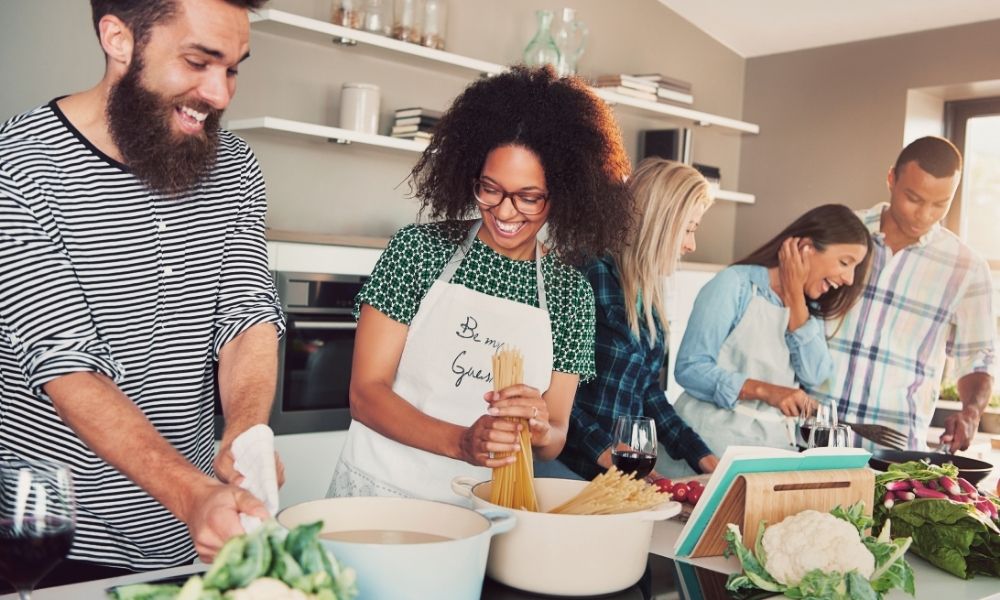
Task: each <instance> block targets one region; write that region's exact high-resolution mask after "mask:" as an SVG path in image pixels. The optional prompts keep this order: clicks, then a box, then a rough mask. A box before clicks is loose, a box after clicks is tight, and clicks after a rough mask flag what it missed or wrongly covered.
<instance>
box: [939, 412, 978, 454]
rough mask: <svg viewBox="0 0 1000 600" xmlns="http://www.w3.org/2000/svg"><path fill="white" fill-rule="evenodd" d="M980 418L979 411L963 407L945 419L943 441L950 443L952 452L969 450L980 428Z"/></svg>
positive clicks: (943, 442)
mask: <svg viewBox="0 0 1000 600" xmlns="http://www.w3.org/2000/svg"><path fill="white" fill-rule="evenodd" d="M979 418H980V417H979V411H978V410H976V409H974V408H972V409H969V408H963V409H962V411H961V412H958V413H955V414H953V415H951V416H949V417H948V418H947V419H945V421H944V433H943V434H941V443H942V444H948V451H949V452H951V453H952V454H954V453H955V452H956V451H958V450H968V449H969V445H970V444H971V443H972V438H973V437H975V435H976V431H977V430H978V429H979Z"/></svg>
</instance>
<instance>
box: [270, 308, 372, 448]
mask: <svg viewBox="0 0 1000 600" xmlns="http://www.w3.org/2000/svg"><path fill="white" fill-rule="evenodd" d="M356 329H357V323H355V322H354V320H353V319H352V318H351V317H350V316H349V315H336V316H333V315H331V316H324V315H316V314H308V315H302V314H299V315H296V314H294V313H289V314H288V330H287V333H286V335H285V338H284V339H283V340H282V342H281V350H280V355H279V365H278V367H279V378H278V390H277V397H276V398H275V401H274V408H273V410H272V413H271V427H272V428H273V429H274V431H275V433H278V434H286V433H305V432H312V431H331V430H337V429H347V427H348V425H350V422H351V412H350V399H349V396H348V390H349V386H350V383H351V360H352V357H353V355H354V334H355V330H356Z"/></svg>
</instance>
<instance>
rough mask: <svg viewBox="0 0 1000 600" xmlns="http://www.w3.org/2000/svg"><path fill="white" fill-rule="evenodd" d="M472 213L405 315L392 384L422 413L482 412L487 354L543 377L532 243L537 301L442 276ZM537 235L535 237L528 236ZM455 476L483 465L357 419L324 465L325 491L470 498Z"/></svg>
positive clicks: (485, 475)
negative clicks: (332, 460) (506, 353)
mask: <svg viewBox="0 0 1000 600" xmlns="http://www.w3.org/2000/svg"><path fill="white" fill-rule="evenodd" d="M481 225H482V221H477V222H476V223H475V224H474V225H473V226H472V228H471V229H470V231H469V234H468V236H467V237H466V239H465V241H463V242H462V244H461V245H460V246H459V247H458V249H457V250H456V251H455V254H454V255H453V256H452V258H451V259H450V260H449V261H448V263H447V264H446V265H445V267H444V270H443V271H441V274H440V275H439V276H438V278H437V280H436V281H435V282H434V284H433V285H432V286H431V288H430V290H429V291H428V292H427V295H426V296H425V297H424V299H423V301H421V303H420V307H419V308H418V309H417V314H416V315H414V317H413V320H412V321H411V322H410V327H409V331H408V333H407V336H406V345H405V347H404V348H403V353H402V356H401V357H400V360H399V368H398V369H397V371H396V380H395V382H394V383H393V386H392V390H393V391H394V392H395V393H396V394H398V395H399V396H400V397H402V398H403V399H404V400H406V401H407V402H409V403H410V404H412V405H413V406H415V407H416V408H417V409H419V410H420V411H422V412H423V413H425V414H427V415H429V416H431V417H434V418H436V419H441V420H442V421H448V422H450V423H455V424H456V425H462V426H469V425H472V423H474V422H475V421H476V419H478V418H479V417H481V416H482V415H484V414H486V409H487V408H488V407H489V405H488V404H487V403H486V401H485V400H483V394H485V393H486V392H488V391H490V390H492V389H493V379H492V373H491V371H492V356H493V355H494V354H495V353H496V352H497V351H498V350H499V349H500V348H501V347H503V348H518V349H519V350H520V351H521V353H522V354H523V355H524V358H525V360H524V382H525V383H526V384H527V385H530V386H532V387H534V388H537V389H538V390H540V391H542V392H543V393H544V392H545V390H547V389H548V388H549V384H550V383H551V379H552V326H551V323H550V321H549V313H548V310H547V308H546V302H545V286H544V282H543V280H542V253H541V247H540V246H539V245H536V248H535V274H536V279H537V285H538V303H539V306H540V308H535V307H533V306H529V305H527V304H522V303H520V302H515V301H513V300H506V299H502V298H497V297H494V296H490V295H489V294H484V293H481V292H476V291H473V290H470V289H469V288H467V287H465V286H462V285H458V284H454V283H451V278H452V276H453V275H454V274H455V272H456V271H457V270H458V266H459V265H460V264H461V263H462V260H464V258H465V256H466V255H467V254H468V252H469V249H470V248H471V247H472V243H473V242H474V241H475V239H476V234H477V233H478V231H479V228H480V226H481ZM536 244H537V243H536ZM458 475H468V476H472V477H474V478H476V479H478V480H480V481H486V480H488V479H490V477H491V476H492V470H491V469H488V468H486V467H476V466H473V465H470V464H469V463H467V462H464V461H460V460H454V459H451V458H448V457H445V456H440V455H438V454H433V453H430V452H425V451H423V450H420V449H417V448H413V447H411V446H407V445H404V444H401V443H399V442H397V441H394V440H391V439H389V438H387V437H385V436H383V435H381V434H379V433H376V432H375V431H372V430H371V429H369V428H368V427H366V426H365V425H363V424H361V423H359V422H358V421H353V422H351V426H350V428H349V430H348V434H347V442H346V443H345V445H344V450H343V452H342V453H341V456H340V462H339V463H338V464H337V468H336V470H335V471H334V474H333V482H332V483H331V485H330V490H329V492H328V493H327V494H328V495H329V496H402V497H415V498H424V499H428V500H440V501H444V502H450V503H453V504H462V505H469V500H468V499H467V498H463V497H461V496H459V495H457V494H455V493H454V492H452V490H451V480H452V479H453V478H454V477H456V476H458Z"/></svg>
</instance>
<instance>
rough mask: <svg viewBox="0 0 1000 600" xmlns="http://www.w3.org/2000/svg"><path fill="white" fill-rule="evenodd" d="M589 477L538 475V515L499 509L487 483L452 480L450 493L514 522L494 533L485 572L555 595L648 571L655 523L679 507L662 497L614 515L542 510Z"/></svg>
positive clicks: (615, 584) (627, 581) (613, 584)
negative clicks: (650, 504) (501, 512)
mask: <svg viewBox="0 0 1000 600" xmlns="http://www.w3.org/2000/svg"><path fill="white" fill-rule="evenodd" d="M587 483H588V482H586V481H575V480H572V479H536V480H535V494H536V496H537V497H538V505H539V509H540V510H541V511H542V512H537V513H536V512H528V511H524V510H515V509H509V508H502V507H499V506H497V505H495V504H492V503H490V502H489V500H487V499H488V498H489V497H490V488H491V487H492V482H490V481H483V482H477V481H476V480H474V479H472V478H471V477H456V478H455V479H454V480H452V484H451V487H452V489H453V490H454V491H455V493H457V494H459V495H462V496H465V497H467V498H471V499H472V502H473V504H474V505H475V506H476V507H477V508H491V509H500V510H509V511H510V512H512V513H514V514H515V515H516V516H517V524H516V525H515V526H514V529H513V530H511V531H510V532H509V533H507V534H505V535H502V536H498V537H495V538H493V541H492V542H491V544H490V557H489V561H488V563H487V566H486V572H487V574H489V576H490V577H492V578H493V579H495V580H497V581H499V582H500V583H504V584H506V585H509V586H511V587H515V588H518V589H521V590H526V591H529V592H535V593H538V594H550V595H554V596H592V595H597V594H610V593H612V592H617V591H619V590H623V589H625V588H627V587H629V586H631V585H633V584H635V582H637V581H639V578H641V577H642V573H643V571H645V569H646V561H647V558H648V555H649V543H650V540H651V539H652V536H653V523H654V521H662V520H664V519H669V518H670V517H672V516H674V515H676V514H678V513H679V512H680V511H681V505H680V504H678V503H677V502H666V503H664V504H661V505H660V506H658V507H656V508H655V509H652V510H644V511H639V512H632V513H623V514H618V515H553V514H548V513H547V512H544V511H548V510H551V509H552V508H555V507H556V506H558V505H560V504H562V503H563V502H565V501H566V500H569V499H570V498H572V497H573V496H575V495H576V494H578V493H579V492H580V490H582V489H583V488H584V487H586V485H587Z"/></svg>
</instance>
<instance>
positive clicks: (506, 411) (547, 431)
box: [484, 384, 552, 446]
mask: <svg viewBox="0 0 1000 600" xmlns="http://www.w3.org/2000/svg"><path fill="white" fill-rule="evenodd" d="M484 398H485V399H486V401H487V402H489V403H490V408H489V410H488V412H489V414H490V415H492V416H495V417H512V418H518V419H527V420H528V424H529V426H530V430H531V445H532V446H545V445H547V444H548V443H549V442H550V441H551V434H552V426H551V425H550V424H549V407H548V405H547V404H546V403H545V399H544V398H542V394H541V392H539V391H538V390H537V389H535V388H533V387H531V386H529V385H524V384H516V385H512V386H509V387H506V388H504V389H502V390H500V391H499V392H487V393H486V394H485V395H484Z"/></svg>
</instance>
